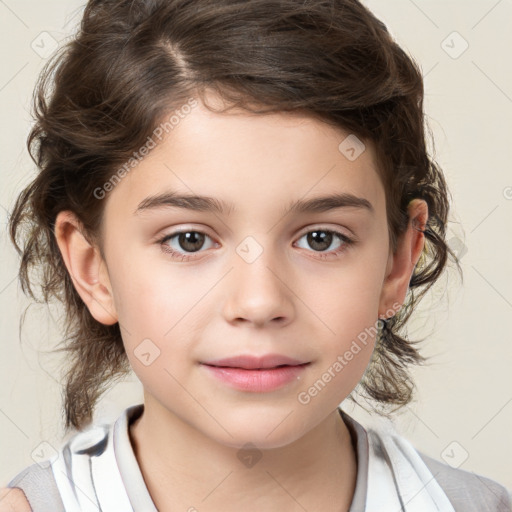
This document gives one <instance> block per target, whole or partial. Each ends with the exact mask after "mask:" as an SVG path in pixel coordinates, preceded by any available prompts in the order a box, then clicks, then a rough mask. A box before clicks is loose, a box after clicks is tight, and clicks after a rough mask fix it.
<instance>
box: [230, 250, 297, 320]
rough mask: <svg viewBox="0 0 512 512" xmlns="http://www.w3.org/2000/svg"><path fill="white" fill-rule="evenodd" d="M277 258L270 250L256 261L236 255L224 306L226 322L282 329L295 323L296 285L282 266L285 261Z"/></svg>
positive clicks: (264, 252) (264, 251) (265, 251)
mask: <svg viewBox="0 0 512 512" xmlns="http://www.w3.org/2000/svg"><path fill="white" fill-rule="evenodd" d="M278 258H279V256H278V255H275V254H272V253H271V251H270V250H263V252H262V253H261V254H260V255H259V256H258V257H257V258H256V259H255V260H254V261H250V260H245V259H244V258H243V257H240V256H239V255H238V254H235V255H234V258H233V264H234V269H233V270H232V271H231V272H230V273H229V275H228V276H227V290H226V295H225V302H224V306H223V314H224V317H225V319H226V321H228V322H230V323H233V324H241V323H250V324H254V325H255V326H257V327H263V326H267V325H269V326H270V325H275V326H276V327H278V326H279V327H283V326H285V325H287V324H288V323H290V322H291V321H292V319H293V315H294V313H295V307H294V301H293V297H294V293H293V291H292V288H293V286H292V283H290V277H289V276H288V274H287V273H286V272H285V271H284V265H283V264H279V263H280V262H281V263H282V261H283V259H282V258H281V259H280V260H278Z"/></svg>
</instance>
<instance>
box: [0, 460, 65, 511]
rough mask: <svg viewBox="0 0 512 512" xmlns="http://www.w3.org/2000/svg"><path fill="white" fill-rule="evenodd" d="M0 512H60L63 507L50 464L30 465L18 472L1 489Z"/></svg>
mask: <svg viewBox="0 0 512 512" xmlns="http://www.w3.org/2000/svg"><path fill="white" fill-rule="evenodd" d="M3 493H4V494H5V500H6V501H5V506H6V507H7V508H5V509H4V508H2V504H3V503H4V501H0V512H4V510H5V511H10V510H12V511H15V512H18V511H19V512H30V511H32V510H39V511H43V510H44V511H47V510H51V511H53V512H62V511H63V510H64V506H63V503H62V499H61V497H60V493H59V490H58V488H57V484H56V482H55V477H54V475H53V471H52V467H51V465H50V464H32V465H30V466H28V467H26V468H25V469H23V470H22V471H20V472H19V473H18V474H17V475H16V476H15V477H14V478H13V479H12V480H11V481H10V482H9V483H8V484H7V487H6V488H5V489H3Z"/></svg>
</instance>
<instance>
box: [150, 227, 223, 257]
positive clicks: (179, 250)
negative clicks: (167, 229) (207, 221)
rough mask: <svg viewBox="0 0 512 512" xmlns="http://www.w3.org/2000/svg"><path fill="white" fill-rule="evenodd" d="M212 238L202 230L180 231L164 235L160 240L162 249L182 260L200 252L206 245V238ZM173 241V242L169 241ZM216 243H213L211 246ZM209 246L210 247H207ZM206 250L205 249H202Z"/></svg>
mask: <svg viewBox="0 0 512 512" xmlns="http://www.w3.org/2000/svg"><path fill="white" fill-rule="evenodd" d="M207 239H208V240H211V238H210V237H209V236H208V235H207V234H206V233H202V232H201V231H193V230H189V231H178V232H176V233H171V234H169V235H166V236H164V237H163V238H162V239H160V240H159V241H158V243H159V244H160V246H161V247H162V250H163V251H165V252H167V253H170V254H171V255H172V256H173V257H177V258H178V257H181V260H182V261H185V260H187V259H189V257H190V256H189V255H191V254H193V253H196V252H200V251H201V249H203V248H204V246H205V241H206V240H207ZM167 242H171V243H167ZM213 245H214V244H213V243H211V245H210V247H211V246H213ZM206 248H209V247H206ZM202 252H204V251H202Z"/></svg>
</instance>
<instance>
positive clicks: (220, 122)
mask: <svg viewBox="0 0 512 512" xmlns="http://www.w3.org/2000/svg"><path fill="white" fill-rule="evenodd" d="M170 190H172V191H175V192H178V193H180V194H187V195H205V196H209V197H213V198H216V199H219V201H221V202H223V203H225V204H226V205H228V206H229V210H230V211H232V212H235V213H236V212H238V211H243V209H244V208H250V209H251V211H252V212H253V213H254V212H257V211H259V210H260V209H262V208H265V211H266V212H269V211H271V210H272V208H274V207H275V208H276V211H277V209H279V211H280V212H281V211H282V207H283V204H290V203H292V202H293V201H295V200H297V199H300V198H307V197H314V196H315V195H325V194H326V193H342V192H347V193H352V194H353V195H357V196H359V197H364V198H367V199H368V200H369V201H370V202H371V203H372V205H374V206H375V209H376V210H379V208H380V207H381V206H382V205H383V201H384V198H383V188H382V184H381V180H380V178H379V175H378V171H377V162H376V156H375V151H374V146H373V144H371V143H370V142H368V141H365V142H364V144H363V142H362V141H360V140H359V139H358V138H357V137H356V136H355V135H354V134H351V133H350V132H348V131H346V130H343V129H341V128H339V127H335V126H332V125H329V124H327V123H325V122H322V121H321V120H319V119H316V118H314V117H312V116H308V115H307V114H305V113H304V114H299V113H297V112H293V113H272V114H254V113H251V112H247V111H243V110H230V111H228V112H223V113H216V112H212V111H210V110H209V109H208V108H207V107H206V106H205V105H203V104H202V103H201V102H200V101H198V102H197V105H196V106H194V107H192V108H191V109H190V111H189V113H188V114H186V115H184V116H182V117H181V118H180V119H179V122H178V123H177V124H174V125H173V127H172V129H171V130H169V132H168V133H167V135H166V136H165V137H164V138H163V139H162V141H161V142H159V143H158V144H156V147H154V148H153V149H152V150H151V151H150V153H149V154H148V155H147V156H145V157H144V158H142V159H141V160H140V161H139V163H138V164H137V165H136V166H135V167H134V168H133V169H131V170H130V172H129V173H126V174H125V176H124V177H123V178H122V179H121V181H120V182H119V183H118V184H117V185H116V186H115V188H114V189H113V190H112V191H111V192H109V195H108V200H107V207H106V212H105V213H106V215H107V216H108V213H107V210H108V209H110V210H112V209H115V210H116V211H117V212H118V213H121V212H122V215H123V217H125V218H127V217H128V216H132V215H134V213H135V211H136V210H137V207H138V206H139V205H140V204H141V202H142V201H143V200H144V199H145V198H147V197H150V196H154V195H156V194H158V193H161V192H165V191H170ZM381 203H382V204H381Z"/></svg>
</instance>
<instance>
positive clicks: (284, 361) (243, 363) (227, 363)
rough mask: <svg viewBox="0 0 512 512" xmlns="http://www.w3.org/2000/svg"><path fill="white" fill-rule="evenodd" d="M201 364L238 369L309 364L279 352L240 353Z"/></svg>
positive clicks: (260, 368)
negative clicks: (254, 354) (255, 354)
mask: <svg viewBox="0 0 512 512" xmlns="http://www.w3.org/2000/svg"><path fill="white" fill-rule="evenodd" d="M202 364H205V365H207V366H215V367H217V368H238V369H240V370H271V369H276V368H282V367H287V366H288V367H290V366H304V365H308V364H310V361H303V360H299V359H295V358H291V357H288V356H284V355H281V354H266V355H263V356H253V355H249V354H242V355H239V356H234V357H228V358H224V359H216V360H212V361H206V362H204V363H202Z"/></svg>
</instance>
